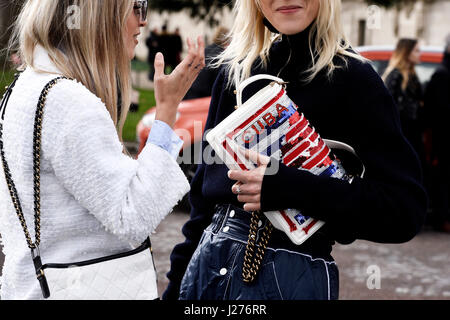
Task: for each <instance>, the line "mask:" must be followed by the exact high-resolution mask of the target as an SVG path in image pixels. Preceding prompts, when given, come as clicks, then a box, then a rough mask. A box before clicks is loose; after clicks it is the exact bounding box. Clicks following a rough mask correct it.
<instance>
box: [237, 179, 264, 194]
mask: <svg viewBox="0 0 450 320" xmlns="http://www.w3.org/2000/svg"><path fill="white" fill-rule="evenodd" d="M231 191H232V192H233V193H234V194H246V195H255V194H259V193H261V189H260V188H258V186H257V184H247V183H241V182H240V181H239V182H237V183H235V184H234V185H233V187H231Z"/></svg>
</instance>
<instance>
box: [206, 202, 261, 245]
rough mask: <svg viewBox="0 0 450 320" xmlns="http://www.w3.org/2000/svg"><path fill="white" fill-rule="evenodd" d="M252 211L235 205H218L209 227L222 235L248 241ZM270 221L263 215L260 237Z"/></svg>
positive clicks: (259, 226) (259, 229)
mask: <svg viewBox="0 0 450 320" xmlns="http://www.w3.org/2000/svg"><path fill="white" fill-rule="evenodd" d="M251 218H252V213H251V212H248V211H245V210H243V209H241V208H239V207H236V206H233V205H217V206H216V212H215V213H214V215H213V218H212V223H211V225H210V226H209V227H208V229H209V230H210V231H212V232H213V233H215V234H220V235H221V236H224V237H228V238H234V239H236V240H240V241H245V242H246V241H247V240H248V235H249V230H250V223H251ZM267 223H268V220H267V218H266V217H265V216H264V215H263V216H261V217H260V219H259V221H258V233H257V235H258V238H259V233H260V231H261V230H263V229H264V227H265V226H266V224H267Z"/></svg>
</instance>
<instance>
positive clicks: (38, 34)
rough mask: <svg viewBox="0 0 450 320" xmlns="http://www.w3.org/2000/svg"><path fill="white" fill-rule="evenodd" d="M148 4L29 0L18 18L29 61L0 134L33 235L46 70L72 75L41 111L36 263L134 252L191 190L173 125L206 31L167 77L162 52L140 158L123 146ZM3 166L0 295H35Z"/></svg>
mask: <svg viewBox="0 0 450 320" xmlns="http://www.w3.org/2000/svg"><path fill="white" fill-rule="evenodd" d="M146 2H147V1H131V0H129V1H122V0H109V1H90V0H77V1H68V0H67V1H66V0H61V1H54V0H40V1H33V0H28V1H26V2H25V4H24V7H23V9H22V12H21V14H20V16H19V18H18V20H17V25H16V42H17V44H18V45H19V48H18V49H19V52H20V54H21V58H22V61H23V62H24V66H25V71H24V72H23V73H22V74H21V75H20V77H19V78H18V80H17V82H16V84H15V86H14V88H13V90H12V94H11V96H10V98H9V102H8V105H7V110H5V113H4V120H3V143H4V152H5V156H6V158H7V160H8V164H9V168H10V172H11V175H12V177H13V179H14V182H15V185H16V188H17V192H18V195H19V198H20V201H21V204H22V209H23V212H24V216H25V220H26V222H27V225H28V229H29V231H30V234H31V237H32V238H34V232H33V229H34V228H33V222H34V211H33V209H34V206H33V201H34V199H33V178H32V175H33V154H32V150H33V124H34V114H35V110H36V105H37V101H38V98H39V95H40V93H41V91H42V89H43V88H44V86H45V85H46V84H47V83H48V82H49V81H50V80H52V79H54V78H56V77H58V76H61V75H63V76H66V77H68V78H71V79H75V80H61V81H59V82H58V83H57V84H56V85H55V86H54V87H53V88H52V89H51V90H50V92H49V94H48V97H47V101H46V104H45V109H44V117H43V129H42V130H43V131H42V148H41V150H42V151H41V212H42V218H41V234H42V236H41V243H40V252H41V256H42V260H43V261H49V262H58V263H69V262H73V261H81V260H88V259H94V258H98V257H103V256H107V255H111V254H116V253H120V252H124V251H127V250H130V249H131V248H133V247H135V246H136V245H138V244H140V243H141V242H142V241H143V240H144V239H145V238H146V237H147V236H148V235H150V234H151V233H152V232H153V231H154V230H155V228H156V227H157V226H158V224H159V223H160V222H161V221H162V220H163V219H164V217H165V216H166V215H167V214H168V213H169V212H170V211H171V210H172V208H173V206H174V205H176V203H177V202H178V201H179V200H180V199H181V198H182V197H183V196H184V194H186V192H188V191H189V184H188V182H187V180H186V178H185V177H184V175H183V173H182V171H181V170H180V168H179V166H178V164H177V162H176V160H175V159H176V156H177V154H178V152H179V150H180V148H181V145H182V142H181V140H180V139H179V138H178V137H177V136H176V135H175V134H174V132H173V131H172V129H171V127H172V126H173V124H174V122H175V116H176V111H177V110H176V109H177V106H178V103H179V102H180V101H181V99H182V98H183V96H184V95H185V93H186V91H187V90H188V88H189V87H190V85H191V84H192V82H193V81H194V80H195V78H196V76H197V75H198V72H199V71H200V69H201V68H202V67H203V66H204V56H203V50H204V44H203V42H202V41H201V39H199V40H198V46H197V45H195V44H192V43H191V42H190V41H188V46H189V54H188V56H187V58H186V59H185V60H184V61H183V62H182V63H181V64H180V65H179V66H178V67H177V68H176V69H175V70H174V71H173V72H172V74H171V75H168V76H167V75H164V59H163V57H162V55H161V54H158V56H157V58H156V60H155V68H156V75H155V96H156V102H157V107H156V108H157V118H156V119H157V121H156V123H155V125H154V127H153V129H152V132H151V134H150V137H149V140H148V143H147V145H146V147H145V148H144V150H143V151H142V153H141V154H140V156H139V158H138V159H137V160H134V159H132V158H130V157H129V156H127V155H126V154H124V152H123V150H124V147H123V144H122V143H121V139H120V138H119V137H120V136H121V127H123V122H124V120H125V117H126V113H127V108H126V107H127V106H128V105H129V98H128V97H129V92H130V60H131V59H132V58H133V56H134V49H135V46H136V45H137V40H136V39H137V36H138V35H139V33H140V27H143V26H145V25H146V21H145V18H146V13H147V12H146V8H147V3H146ZM73 3H76V4H77V5H78V11H77V13H79V14H80V16H81V22H83V24H82V25H79V28H71V27H70V24H69V22H70V21H69V20H68V19H69V18H71V17H70V16H69V17H67V16H66V14H65V13H66V12H70V8H71V7H70V6H69V5H70V4H72V5H73ZM68 10H69V11H68ZM120 35H122V36H120ZM119 92H120V96H121V99H119V98H118V97H119ZM120 100H121V101H122V103H121V102H120ZM117 106H119V108H118V107H117ZM0 172H1V173H0V234H1V237H2V245H3V252H4V254H5V263H4V266H3V272H2V279H1V280H2V281H1V299H41V298H42V294H41V290H40V287H39V283H38V281H36V275H35V270H34V266H33V263H32V261H31V258H30V250H29V248H28V247H27V245H26V241H25V237H24V233H23V230H22V227H21V225H20V223H19V220H18V219H17V216H16V212H15V209H14V206H13V204H12V202H11V198H10V195H9V192H8V188H7V185H6V181H5V177H4V173H3V170H0Z"/></svg>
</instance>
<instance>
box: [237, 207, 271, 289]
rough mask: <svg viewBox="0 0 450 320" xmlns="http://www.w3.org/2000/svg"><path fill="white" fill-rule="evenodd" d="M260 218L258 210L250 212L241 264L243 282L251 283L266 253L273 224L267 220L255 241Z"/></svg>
mask: <svg viewBox="0 0 450 320" xmlns="http://www.w3.org/2000/svg"><path fill="white" fill-rule="evenodd" d="M260 218H261V212H260V211H254V212H252V218H251V221H250V233H249V235H248V240H247V246H246V248H245V255H244V264H243V266H242V278H243V280H244V282H245V283H252V282H253V281H254V280H255V279H256V277H257V275H258V271H259V267H260V266H261V262H262V260H263V258H264V254H265V253H266V249H267V245H268V244H269V239H270V235H271V234H272V230H273V225H272V223H270V221H267V224H266V225H265V227H264V229H263V231H262V236H261V237H260V239H259V240H258V243H256V237H257V232H258V222H259V220H260Z"/></svg>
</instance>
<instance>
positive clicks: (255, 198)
mask: <svg viewBox="0 0 450 320" xmlns="http://www.w3.org/2000/svg"><path fill="white" fill-rule="evenodd" d="M237 199H238V201H239V202H243V203H258V202H260V200H261V195H259V194H255V195H246V194H240V195H238V197H237Z"/></svg>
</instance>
